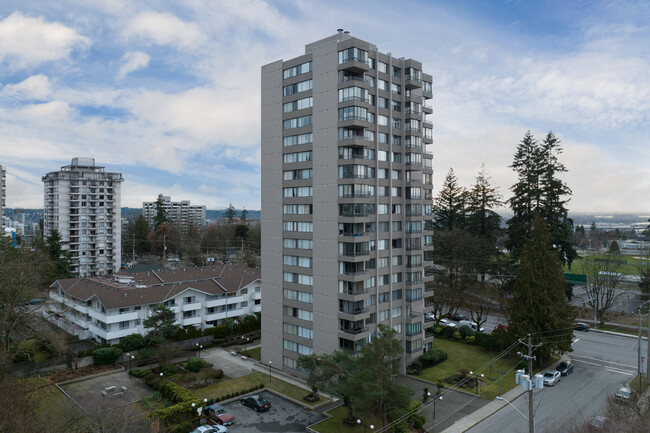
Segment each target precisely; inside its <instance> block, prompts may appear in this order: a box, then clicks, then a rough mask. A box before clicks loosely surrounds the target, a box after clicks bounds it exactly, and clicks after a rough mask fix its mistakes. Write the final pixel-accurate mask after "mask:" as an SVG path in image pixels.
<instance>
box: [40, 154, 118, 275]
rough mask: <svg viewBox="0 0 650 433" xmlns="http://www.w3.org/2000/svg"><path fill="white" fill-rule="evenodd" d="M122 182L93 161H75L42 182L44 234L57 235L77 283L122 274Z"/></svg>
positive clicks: (83, 159) (85, 159) (116, 175)
mask: <svg viewBox="0 0 650 433" xmlns="http://www.w3.org/2000/svg"><path fill="white" fill-rule="evenodd" d="M122 181H123V179H122V175H121V174H120V173H109V172H106V171H105V170H104V167H100V166H97V165H95V159H94V158H73V159H72V163H71V164H70V165H66V166H63V167H61V170H59V171H53V172H51V173H48V174H46V175H45V176H43V183H44V185H45V203H44V204H45V206H44V212H43V231H44V233H43V234H44V235H45V236H49V235H50V234H51V233H52V231H53V230H55V229H56V230H58V231H59V233H60V234H61V238H62V240H63V242H65V244H64V248H68V249H69V250H70V253H71V255H72V271H73V273H74V274H75V275H77V276H79V277H90V276H97V275H108V274H110V273H113V272H117V271H118V270H119V269H120V263H121V262H120V257H121V241H122V233H121V230H120V221H121V211H120V197H121V196H120V191H121V184H122Z"/></svg>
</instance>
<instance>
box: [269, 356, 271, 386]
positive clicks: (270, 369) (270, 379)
mask: <svg viewBox="0 0 650 433" xmlns="http://www.w3.org/2000/svg"><path fill="white" fill-rule="evenodd" d="M269 382H271V361H269Z"/></svg>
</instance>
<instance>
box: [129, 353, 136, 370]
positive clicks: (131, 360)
mask: <svg viewBox="0 0 650 433" xmlns="http://www.w3.org/2000/svg"><path fill="white" fill-rule="evenodd" d="M133 358H135V355H131V356H130V357H129V371H131V363H132V362H133Z"/></svg>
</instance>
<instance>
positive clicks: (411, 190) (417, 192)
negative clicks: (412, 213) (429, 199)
mask: <svg viewBox="0 0 650 433" xmlns="http://www.w3.org/2000/svg"><path fill="white" fill-rule="evenodd" d="M406 198H407V199H411V200H419V199H421V198H422V188H420V187H418V186H409V187H407V188H406Z"/></svg>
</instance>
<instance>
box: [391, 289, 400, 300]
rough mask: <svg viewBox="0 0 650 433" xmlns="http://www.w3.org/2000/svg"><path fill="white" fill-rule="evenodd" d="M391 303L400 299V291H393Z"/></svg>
mask: <svg viewBox="0 0 650 433" xmlns="http://www.w3.org/2000/svg"><path fill="white" fill-rule="evenodd" d="M391 297H392V298H393V301H399V300H400V299H402V291H401V290H393V293H392V296H391Z"/></svg>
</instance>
